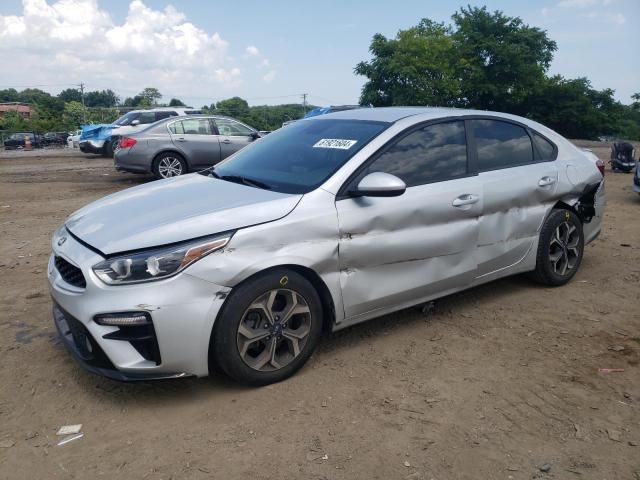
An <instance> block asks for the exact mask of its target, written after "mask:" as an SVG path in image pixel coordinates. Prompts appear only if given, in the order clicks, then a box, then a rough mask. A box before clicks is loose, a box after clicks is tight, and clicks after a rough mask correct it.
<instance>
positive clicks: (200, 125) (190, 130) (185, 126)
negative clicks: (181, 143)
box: [169, 118, 212, 135]
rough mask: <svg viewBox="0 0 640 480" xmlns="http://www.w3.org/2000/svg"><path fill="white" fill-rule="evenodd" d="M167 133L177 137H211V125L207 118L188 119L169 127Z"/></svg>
mask: <svg viewBox="0 0 640 480" xmlns="http://www.w3.org/2000/svg"><path fill="white" fill-rule="evenodd" d="M169 131H170V132H171V133H175V134H178V135H184V134H187V135H211V134H212V131H211V123H210V122H209V119H208V118H190V119H188V120H181V121H179V122H174V123H172V124H171V125H169Z"/></svg>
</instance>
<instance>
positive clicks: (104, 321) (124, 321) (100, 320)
mask: <svg viewBox="0 0 640 480" xmlns="http://www.w3.org/2000/svg"><path fill="white" fill-rule="evenodd" d="M93 319H94V320H95V322H96V323H97V324H98V325H108V326H112V327H136V326H140V325H148V324H150V323H151V317H150V316H149V314H148V313H147V312H122V313H101V314H100V315H96V316H95V317H93Z"/></svg>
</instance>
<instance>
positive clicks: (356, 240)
mask: <svg viewBox="0 0 640 480" xmlns="http://www.w3.org/2000/svg"><path fill="white" fill-rule="evenodd" d="M466 144H467V142H466V135H465V122H464V121H462V120H455V121H447V122H442V123H437V124H430V125H426V126H419V127H416V128H412V129H411V130H409V131H408V132H407V133H406V134H403V135H402V136H401V137H400V138H398V139H396V140H394V141H393V142H392V143H391V144H390V145H388V146H387V147H385V148H384V149H383V150H382V151H381V152H380V153H379V154H376V156H374V157H373V159H372V160H370V161H369V162H368V164H366V165H365V166H364V168H363V169H362V170H361V171H360V172H359V173H358V174H357V175H356V177H355V178H354V179H353V180H352V181H350V183H349V185H347V186H346V187H345V188H344V189H343V190H346V191H348V190H349V189H350V188H352V186H355V185H357V183H358V182H359V181H360V179H362V178H363V177H364V176H365V175H367V174H368V173H372V172H386V173H390V174H392V175H395V176H397V177H399V178H401V179H402V180H403V181H404V182H405V184H406V185H407V190H406V192H405V193H404V194H403V195H401V196H398V197H391V198H382V197H378V198H374V197H357V198H353V197H348V196H345V197H344V198H342V197H340V196H338V200H337V201H336V209H337V212H338V223H339V229H340V240H339V263H340V283H341V287H342V292H343V301H344V306H345V314H346V316H347V317H348V318H353V317H357V316H359V315H362V314H366V313H367V312H372V311H375V310H380V309H385V308H388V307H393V306H400V305H403V304H411V303H415V302H416V301H420V300H421V299H424V298H426V297H433V296H436V295H438V294H443V293H446V292H450V291H454V290H458V289H461V288H464V287H467V286H469V285H471V283H472V282H473V280H474V279H475V276H476V267H477V265H476V260H475V255H474V254H475V249H476V245H477V241H478V217H479V216H480V212H481V211H482V198H481V189H480V185H479V182H478V177H477V175H475V167H474V166H473V165H472V164H471V163H470V162H469V158H468V156H467V147H466Z"/></svg>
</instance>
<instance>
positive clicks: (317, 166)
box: [215, 119, 389, 194]
mask: <svg viewBox="0 0 640 480" xmlns="http://www.w3.org/2000/svg"><path fill="white" fill-rule="evenodd" d="M388 126H389V124H388V123H385V122H371V121H364V120H333V119H315V120H304V121H300V122H296V123H294V124H292V125H288V126H287V127H284V128H281V129H279V130H276V131H275V132H273V133H271V134H269V135H268V136H266V137H263V138H261V139H259V140H256V141H255V142H254V143H253V144H251V145H250V146H249V147H246V148H244V149H243V150H240V151H239V152H238V153H236V154H235V155H233V156H232V157H229V158H228V159H227V160H225V161H224V162H222V163H220V164H218V165H217V166H216V167H215V173H216V176H218V177H222V178H223V177H225V176H230V177H238V176H240V177H244V178H247V179H249V180H254V181H258V182H261V183H262V184H265V185H266V186H267V187H268V188H269V189H270V190H274V191H277V192H283V193H298V194H299V193H307V192H310V191H312V190H314V189H316V188H317V187H319V186H320V185H321V184H322V183H324V182H325V181H326V180H327V179H328V178H329V177H330V176H331V175H333V174H334V173H335V172H336V171H337V170H338V169H339V168H340V167H342V166H343V165H344V164H345V163H346V162H347V161H348V160H349V159H350V158H351V157H353V155H355V154H356V153H357V152H358V151H359V150H360V149H361V148H362V147H364V146H365V145H366V144H367V143H369V142H370V141H371V140H372V139H373V138H375V137H376V136H377V135H379V134H380V133H381V132H382V131H383V130H385V129H386V128H387V127H388Z"/></svg>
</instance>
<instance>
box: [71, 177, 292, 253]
mask: <svg viewBox="0 0 640 480" xmlns="http://www.w3.org/2000/svg"><path fill="white" fill-rule="evenodd" d="M301 198H302V195H289V194H285V193H277V192H271V191H268V190H261V189H258V188H253V187H248V186H245V185H240V184H237V183H231V182H227V181H224V180H218V179H215V178H212V177H208V176H206V175H200V174H197V173H194V174H190V175H185V176H181V177H176V178H171V179H167V180H158V181H155V182H151V183H148V184H146V185H140V186H138V187H133V188H129V189H127V190H124V191H122V192H118V193H115V194H113V195H109V196H107V197H104V198H102V199H100V200H98V201H96V202H93V203H90V204H89V205H87V206H86V207H84V208H81V209H80V210H78V211H77V212H75V213H73V214H72V215H71V216H70V217H69V218H68V219H67V221H66V222H65V225H66V227H67V229H68V230H69V231H70V232H71V233H72V234H73V235H74V236H76V237H77V238H79V239H80V240H82V241H83V242H85V243H87V244H88V245H90V246H92V247H93V248H95V249H97V250H99V251H100V252H102V253H103V254H105V255H111V254H114V253H118V252H124V251H128V250H136V249H140V248H149V247H155V246H159V245H166V244H169V243H174V242H180V241H183V240H189V239H192V238H197V237H202V236H205V235H212V234H216V233H219V232H225V231H228V230H235V229H238V228H242V227H248V226H251V225H256V224H259V223H265V222H270V221H273V220H277V219H279V218H282V217H284V216H285V215H287V214H288V213H289V212H291V211H292V210H293V209H294V208H295V206H296V205H297V204H298V202H299V201H300V199H301Z"/></svg>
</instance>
